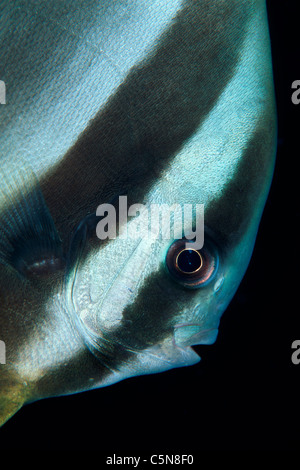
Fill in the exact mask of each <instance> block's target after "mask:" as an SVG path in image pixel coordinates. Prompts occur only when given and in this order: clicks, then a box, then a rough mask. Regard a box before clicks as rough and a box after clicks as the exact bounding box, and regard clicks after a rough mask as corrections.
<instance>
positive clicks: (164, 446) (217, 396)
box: [0, 0, 300, 463]
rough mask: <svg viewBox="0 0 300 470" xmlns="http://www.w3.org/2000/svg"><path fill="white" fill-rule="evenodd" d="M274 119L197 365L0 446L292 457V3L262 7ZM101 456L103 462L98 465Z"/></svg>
mask: <svg viewBox="0 0 300 470" xmlns="http://www.w3.org/2000/svg"><path fill="white" fill-rule="evenodd" d="M268 7H269V18H270V31H271V40H272V51H273V63H274V75H275V85H276V96H277V106H278V120H279V138H278V157H277V163H276V170H275V175H274V180H273V184H272V188H271V192H270V196H269V199H268V201H267V204H266V208H265V212H264V216H263V219H262V222H261V225H260V230H259V234H258V238H257V243H256V246H255V250H254V254H253V257H252V261H251V263H250V266H249V269H248V271H247V273H246V275H245V277H244V279H243V281H242V284H241V286H240V288H239V290H238V292H237V294H236V296H235V298H234V300H233V301H232V302H231V304H230V306H229V308H228V309H227V311H226V312H225V313H224V315H223V317H222V320H221V326H220V330H219V336H218V339H217V341H216V343H215V344H214V345H213V346H198V347H195V349H196V351H197V352H198V353H199V354H200V355H201V357H202V360H201V362H200V364H198V365H195V366H192V367H189V368H181V369H175V370H172V371H170V372H166V373H163V374H157V375H150V376H144V377H137V378H133V379H129V380H126V381H123V382H120V383H118V384H115V385H113V386H110V387H108V388H104V389H99V390H95V391H89V392H86V393H82V394H78V395H73V396H69V397H59V398H52V399H48V400H43V401H40V402H37V403H34V404H31V405H29V406H26V407H24V408H23V409H22V410H21V411H19V412H18V413H17V414H16V415H15V416H14V417H13V418H12V419H11V420H10V421H9V422H8V423H7V424H6V425H5V426H4V427H3V428H2V429H1V430H0V448H1V449H42V450H70V449H73V450H88V449H90V450H97V451H98V455H99V463H100V462H101V458H102V459H103V461H104V456H105V455H111V454H112V453H116V454H118V455H139V453H141V452H142V451H146V452H149V453H152V452H161V453H166V452H171V451H172V452H174V451H176V452H177V453H194V454H197V453H199V452H201V451H203V450H249V449H250V450H292V449H293V450H295V449H300V412H299V401H300V399H299V394H300V380H299V378H300V364H299V365H298V366H297V365H294V364H293V363H292V361H291V354H292V349H291V344H292V342H293V341H294V340H295V339H300V320H299V306H298V304H299V301H298V298H299V292H300V285H299V286H298V279H299V275H298V271H299V256H298V251H299V247H298V239H299V237H298V231H299V227H298V220H299V210H298V202H297V200H298V190H299V186H300V181H298V172H297V167H298V165H297V164H298V160H299V158H300V141H299V137H300V105H299V106H295V105H293V104H292V102H291V94H292V90H291V84H292V82H293V81H294V80H300V42H299V41H298V37H299V33H298V31H299V29H300V26H299V21H300V2H299V0H287V1H286V2H283V1H274V0H270V1H268ZM100 456H102V457H101V458H100Z"/></svg>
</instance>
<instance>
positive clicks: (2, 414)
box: [0, 366, 28, 427]
mask: <svg viewBox="0 0 300 470" xmlns="http://www.w3.org/2000/svg"><path fill="white" fill-rule="evenodd" d="M2 367H3V366H2ZM0 370H1V369H0ZM27 395H28V393H27V383H26V382H24V381H22V379H21V377H19V375H18V374H16V373H15V372H13V371H11V370H10V371H5V372H3V371H2V370H1V373H0V427H1V426H2V425H3V424H4V423H6V421H8V420H9V419H10V418H11V417H12V416H13V415H14V414H15V413H16V412H17V411H19V410H20V408H22V406H23V405H24V403H25V402H26V400H27Z"/></svg>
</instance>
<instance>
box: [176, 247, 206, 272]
mask: <svg viewBox="0 0 300 470" xmlns="http://www.w3.org/2000/svg"><path fill="white" fill-rule="evenodd" d="M177 265H178V268H179V269H180V270H181V271H183V272H185V273H193V272H194V271H197V269H199V268H200V266H201V258H200V255H199V253H197V251H194V250H183V251H182V252H181V253H180V254H179V255H178V258H177Z"/></svg>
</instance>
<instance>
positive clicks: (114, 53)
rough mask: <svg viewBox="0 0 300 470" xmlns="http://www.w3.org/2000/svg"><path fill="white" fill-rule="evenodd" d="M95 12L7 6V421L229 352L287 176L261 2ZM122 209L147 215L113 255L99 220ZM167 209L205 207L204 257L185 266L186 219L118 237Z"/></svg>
mask: <svg viewBox="0 0 300 470" xmlns="http://www.w3.org/2000/svg"><path fill="white" fill-rule="evenodd" d="M81 3H82V2H77V1H75V2H72V5H70V3H69V2H61V1H60V2H57V1H53V2H51V3H50V4H47V5H45V4H43V3H40V4H36V2H31V1H29V0H28V1H26V2H23V1H21V0H20V1H17V2H14V6H12V5H9V4H7V3H5V4H4V6H3V5H2V8H3V15H1V22H3V27H2V29H1V30H2V46H1V56H2V57H1V61H0V63H1V64H4V65H3V70H1V73H2V75H1V77H0V78H1V79H2V80H4V82H5V84H6V93H7V96H6V102H7V103H6V104H5V107H4V106H2V107H1V120H2V122H1V159H2V170H1V171H2V174H3V181H4V183H3V185H2V188H1V191H0V209H1V210H0V223H1V230H0V261H1V264H0V279H1V282H0V296H1V306H0V308H1V317H0V339H1V341H3V342H4V343H5V348H6V349H5V351H6V363H5V364H4V365H2V364H1V365H0V367H1V377H0V409H1V411H0V421H2V422H5V421H6V420H7V419H8V418H9V417H10V416H12V414H14V413H15V412H16V411H17V410H18V409H19V408H20V407H21V406H22V405H23V404H24V403H28V402H31V401H34V400H38V399H41V398H45V397H49V396H55V395H63V394H70V393H75V392H80V391H83V390H88V389H93V388H97V387H101V386H106V385H110V384H112V383H114V382H117V381H119V380H122V379H124V378H127V377H131V376H135V375H141V374H148V373H155V372H161V371H164V370H168V369H170V368H173V367H179V366H186V365H192V364H195V363H197V362H198V361H199V360H200V358H199V356H198V355H197V354H196V352H195V351H194V350H193V349H192V347H191V346H192V345H196V344H212V343H213V342H214V341H215V339H216V337H217V332H218V327H219V322H220V318H221V315H222V313H223V312H224V310H225V309H226V307H227V306H228V304H229V302H230V300H231V299H232V297H233V296H234V293H235V292H236V290H237V288H238V286H239V283H240V282H241V279H242V278H243V275H244V273H245V271H246V269H247V266H248V263H249V260H250V257H251V254H252V250H253V246H254V243H255V237H256V234H257V230H258V226H259V222H260V219H261V215H262V212H263V208H264V204H265V201H266V198H267V195H268V191H269V187H270V183H271V179H272V174H273V167H274V158H275V151H276V110H275V100H274V89H273V77H272V64H271V52H270V42H269V33H268V23H267V13H266V5H265V2H264V1H262V0H250V1H249V0H247V1H240V0H239V1H237V0H228V1H220V0H215V1H212V0H203V1H202V2H195V1H192V0H185V1H172V2H170V1H164V2H161V1H154V2H153V1H152V2H149V1H143V2H139V3H136V2H130V4H129V2H100V1H88V2H86V7H85V8H84V9H81V8H80V5H81ZM41 19H42V20H43V21H41ZM16 25H17V30H16ZM16 37H17V39H16ZM13 40H14V41H15V40H17V42H18V41H19V42H18V44H19V47H17V46H16V49H15V46H13V44H14V42H13ZM18 44H17V45H18ZM122 195H123V196H124V195H126V198H127V202H128V205H129V206H130V205H132V204H136V203H140V204H142V208H143V209H142V210H141V212H137V213H136V216H135V217H128V219H127V222H125V223H123V224H122V223H121V222H120V223H119V224H118V227H117V235H116V237H115V238H111V239H106V240H100V239H99V238H98V237H97V226H98V224H99V221H101V218H99V217H97V215H96V211H97V208H98V207H99V205H102V204H110V205H111V206H113V207H114V208H116V213H118V202H119V201H120V196H122ZM162 204H164V205H167V206H168V207H172V206H173V205H174V204H178V205H179V206H180V207H181V208H183V207H184V205H187V204H190V205H196V204H203V205H204V227H205V230H204V245H203V247H201V248H200V249H198V248H197V249H195V250H193V249H190V250H189V251H186V247H185V246H186V245H185V243H186V240H185V239H184V238H182V233H181V231H180V230H177V228H176V227H177V222H178V217H179V216H177V215H176V214H175V213H174V216H173V218H172V217H171V218H170V224H171V225H172V226H171V231H170V233H171V234H172V235H170V237H169V238H168V237H157V238H155V239H153V238H149V237H148V238H147V237H141V238H135V237H127V238H125V237H122V236H120V234H121V232H122V230H123V231H124V230H125V228H126V230H127V231H129V232H130V231H132V232H134V230H135V229H136V228H137V227H138V226H141V223H142V222H143V221H145V219H144V218H143V217H144V215H145V213H149V211H150V210H151V207H153V206H154V205H156V206H157V205H162ZM196 222H197V220H195V219H194V220H192V221H191V222H190V225H189V226H187V227H186V228H187V233H189V232H192V231H193V228H194V226H195V223H196ZM143 223H144V225H145V222H143ZM191 246H192V245H191ZM186 263H187V264H188V265H189V266H194V267H193V269H192V270H190V271H189V270H188V268H186V267H184V266H186Z"/></svg>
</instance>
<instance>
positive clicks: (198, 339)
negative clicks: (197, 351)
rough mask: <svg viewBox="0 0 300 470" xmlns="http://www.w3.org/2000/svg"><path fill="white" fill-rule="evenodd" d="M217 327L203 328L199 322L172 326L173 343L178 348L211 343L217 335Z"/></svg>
mask: <svg viewBox="0 0 300 470" xmlns="http://www.w3.org/2000/svg"><path fill="white" fill-rule="evenodd" d="M218 332H219V330H218V328H216V327H212V328H205V329H203V325H200V324H199V323H184V324H179V325H175V327H174V343H175V345H176V346H177V347H179V348H187V347H191V346H197V345H200V344H213V343H214V342H215V341H216V339H217V336H218Z"/></svg>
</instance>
